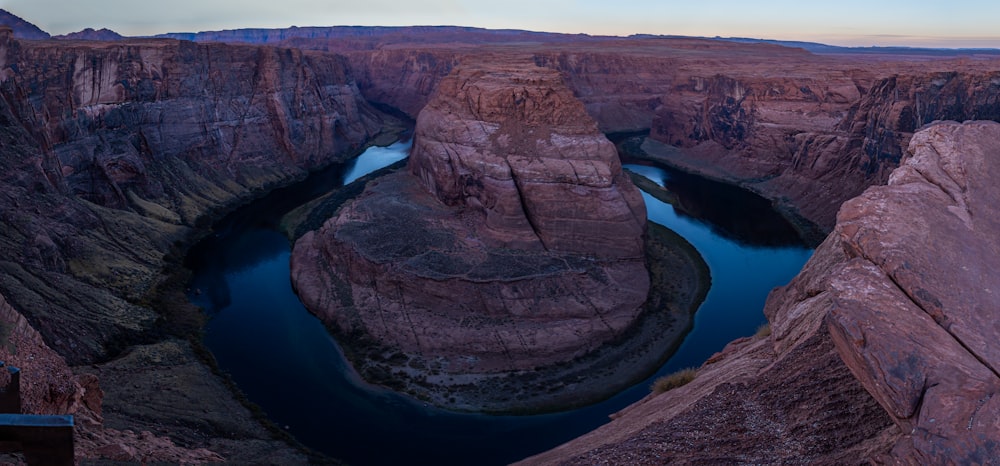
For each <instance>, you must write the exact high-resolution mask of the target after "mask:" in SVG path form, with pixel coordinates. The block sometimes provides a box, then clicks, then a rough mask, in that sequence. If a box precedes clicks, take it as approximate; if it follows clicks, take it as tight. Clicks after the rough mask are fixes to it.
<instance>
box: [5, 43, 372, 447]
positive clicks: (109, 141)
mask: <svg viewBox="0 0 1000 466" xmlns="http://www.w3.org/2000/svg"><path fill="white" fill-rule="evenodd" d="M383 124H384V120H383V118H382V116H381V115H380V114H379V113H378V112H377V111H375V110H374V109H372V108H371V107H370V106H368V104H367V103H366V102H365V101H364V99H363V98H362V97H361V96H360V94H359V93H358V92H357V88H356V86H355V85H354V84H353V82H352V81H351V79H350V77H349V75H348V74H347V71H346V66H345V63H344V62H343V60H342V59H340V58H338V57H336V56H319V55H310V54H305V53H301V52H298V51H293V50H283V49H274V48H269V47H237V46H228V45H195V44H191V43H181V42H177V41H146V40H143V41H128V42H121V43H118V44H89V45H88V44H84V43H82V42H70V43H64V42H54V41H44V42H43V41H18V40H15V39H13V38H12V37H11V35H10V33H9V31H8V32H3V31H0V148H2V151H0V251H2V252H3V254H2V259H0V295H2V296H3V303H0V304H2V305H0V307H2V308H3V310H4V312H7V311H9V314H10V315H11V316H14V315H15V314H17V315H20V316H23V317H16V316H14V317H10V318H9V319H7V321H9V322H13V323H14V325H15V329H16V331H15V332H14V333H10V332H7V331H6V330H7V327H6V324H0V327H2V328H3V329H4V330H5V332H4V333H3V334H2V336H3V340H4V341H9V342H11V343H10V344H11V345H15V346H16V348H12V347H8V350H7V351H9V352H10V354H11V356H10V358H9V359H8V360H9V361H12V362H13V363H16V364H18V365H20V367H21V368H22V371H23V380H24V381H25V382H26V384H27V388H28V391H29V392H30V393H36V392H37V397H38V399H40V400H41V401H40V402H39V403H35V404H30V405H26V409H28V410H30V411H31V412H42V413H60V414H65V413H69V414H74V415H77V416H80V418H79V422H78V426H80V427H79V429H78V445H79V446H80V448H82V449H81V450H80V452H81V454H83V455H85V456H86V457H88V458H101V457H103V458H106V459H115V460H128V461H147V462H150V461H151V462H156V461H167V462H185V461H206V460H212V459H219V458H220V456H219V453H221V454H222V455H223V456H225V457H226V458H227V459H230V460H232V461H235V462H246V461H250V460H251V458H252V459H254V460H257V459H260V458H262V456H261V455H265V454H270V455H272V458H278V459H277V460H275V461H278V462H281V461H286V462H287V461H292V462H301V461H304V458H303V457H302V456H301V455H300V454H299V453H297V452H296V451H294V450H293V449H292V448H291V447H289V446H288V445H287V444H286V443H284V442H282V441H276V440H274V439H273V438H272V435H271V433H269V432H268V431H267V430H266V429H264V428H263V427H262V426H261V425H260V423H259V422H258V421H257V420H255V419H254V418H253V416H252V415H251V414H250V412H249V410H247V409H246V408H244V407H243V406H242V405H240V404H239V402H237V401H236V400H235V399H234V398H233V397H232V394H231V392H230V391H229V389H228V388H227V387H226V386H225V385H224V384H223V383H222V381H221V380H219V379H217V378H216V377H215V376H213V374H212V371H211V370H210V369H208V367H206V366H205V365H204V364H203V363H202V362H201V359H199V357H198V356H196V354H195V352H194V351H193V350H192V348H191V345H190V344H188V343H187V342H186V341H183V340H170V341H169V342H167V343H162V340H164V339H168V338H169V337H170V336H171V335H176V336H180V337H182V338H188V337H190V335H191V334H193V333H194V332H196V331H197V329H198V328H197V325H198V322H199V319H198V317H197V316H198V311H197V309H190V308H186V307H185V304H186V299H185V298H184V296H183V289H182V286H183V285H182V283H181V282H180V281H178V280H172V279H173V278H175V276H174V275H173V274H172V269H173V268H176V267H177V266H178V265H179V262H180V260H181V256H180V255H179V254H180V253H182V251H183V248H184V246H185V244H186V243H187V242H189V241H191V239H192V238H194V237H196V236H197V235H199V234H204V232H205V230H206V228H207V226H208V223H209V221H210V220H211V218H212V217H213V216H214V215H218V213H219V212H222V211H224V210H225V209H227V208H231V207H233V206H235V205H236V204H238V203H240V202H244V201H246V200H248V199H251V198H252V197H254V196H256V195H260V194H262V193H263V192H264V191H265V190H267V189H269V188H271V187H274V186H276V185H279V184H283V183H289V182H292V181H294V180H297V179H299V178H301V177H304V176H305V175H306V174H307V173H308V172H309V170H311V169H315V168H318V167H320V166H323V165H327V164H330V163H333V162H336V161H340V160H344V159H346V158H347V157H349V156H351V155H354V154H355V153H356V152H357V151H358V150H360V149H361V148H363V147H364V146H365V145H366V144H368V143H369V142H370V140H371V138H372V137H373V136H375V135H377V134H378V133H379V132H380V131H381V128H382V126H383ZM4 315H6V314H4ZM22 330H23V331H22ZM22 333H23V334H24V335H29V336H30V338H29V340H30V341H29V342H28V343H29V344H30V345H28V346H17V345H20V343H18V342H19V341H20V340H19V339H18V338H20V337H19V336H17V335H20V334H22ZM144 344H148V345H144ZM133 345H141V346H133ZM29 346H30V348H29ZM35 348H37V351H36V350H35ZM126 349H128V350H129V351H130V353H129V354H130V355H136V354H145V355H147V356H149V357H147V358H138V357H125V358H121V359H116V360H115V361H113V362H108V364H107V365H101V364H100V363H104V362H107V360H108V359H110V358H117V357H118V356H121V354H122V352H123V351H124V350H126ZM22 355H23V356H25V357H24V358H21V356H22ZM0 356H3V354H0ZM163 359H168V360H163ZM67 362H68V363H69V364H70V365H76V366H79V365H82V364H83V365H86V372H87V374H89V375H84V374H82V372H84V371H82V370H81V375H80V376H74V375H73V373H72V372H71V370H70V369H69V367H67V365H66V363H67ZM95 364H97V365H95ZM105 369H106V371H105ZM46 374H47V375H46ZM95 376H96V377H95ZM106 376H107V377H110V378H111V379H112V380H113V382H108V381H107V380H105V377H106ZM99 382H100V384H101V385H103V387H104V390H105V397H104V398H105V400H106V403H104V406H103V414H104V416H105V417H104V420H105V421H107V422H109V423H111V424H112V426H109V427H111V428H112V429H115V430H110V429H103V428H101V427H100V419H99V418H100V416H96V417H95V416H93V415H91V414H88V413H90V412H94V413H98V414H100V412H101V410H100V405H101V402H100V401H101V396H100V389H99V388H98V383H99ZM36 383H37V384H38V387H40V388H38V389H37V390H36V388H35V386H34V385H32V384H36ZM132 390H134V392H132ZM136 392H141V393H142V395H141V396H145V397H147V398H149V397H151V396H152V395H150V394H151V393H156V397H157V398H156V399H157V400H168V401H169V403H167V404H168V405H169V406H167V408H162V407H161V409H155V410H148V411H144V410H143V409H142V407H143V406H147V404H142V403H139V404H136V400H137V399H138V398H139V397H140V395H136ZM30 396H31V397H35V396H36V395H30ZM29 399H33V398H30V397H29ZM107 400H110V401H107ZM74 406H78V407H79V406H84V407H86V408H87V409H86V410H84V409H82V408H81V409H77V408H75V407H74ZM94 419H96V421H95V420H94ZM92 421H93V422H92ZM91 424H93V425H94V426H96V427H94V428H93V429H91V428H90V427H86V426H90V425H91ZM169 436H174V438H176V437H178V436H180V437H182V438H183V440H182V441H179V442H181V443H183V444H184V445H185V446H186V447H191V448H176V449H173V450H171V448H172V445H173V444H172V443H171V440H169V439H168V438H167V437H169ZM199 448H210V449H211V450H213V451H215V452H217V453H211V452H208V451H206V450H199ZM188 450H190V451H188ZM265 452H271V453H265ZM185 455H188V456H185ZM282 458H283V459H282Z"/></svg>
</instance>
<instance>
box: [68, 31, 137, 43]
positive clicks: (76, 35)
mask: <svg viewBox="0 0 1000 466" xmlns="http://www.w3.org/2000/svg"><path fill="white" fill-rule="evenodd" d="M52 38H53V39H57V40H95V41H106V42H111V41H116V40H122V39H124V38H125V36H122V35H121V34H118V33H117V32H115V31H112V30H110V29H100V30H97V31H95V30H94V29H93V28H87V29H84V30H82V31H79V32H71V33H69V34H64V35H61V36H53V37H52Z"/></svg>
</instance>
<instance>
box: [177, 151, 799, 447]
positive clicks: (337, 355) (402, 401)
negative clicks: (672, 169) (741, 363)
mask: <svg viewBox="0 0 1000 466" xmlns="http://www.w3.org/2000/svg"><path fill="white" fill-rule="evenodd" d="M408 149H409V146H408V145H404V144H397V145H394V146H393V147H392V148H388V149H386V148H375V149H372V150H369V151H368V152H366V153H365V154H363V155H362V156H360V157H359V158H358V159H357V161H356V162H353V163H352V164H349V166H345V167H343V169H336V168H335V169H332V170H330V171H328V172H327V173H326V174H324V175H322V176H320V177H319V178H321V180H319V181H315V180H311V181H310V182H307V183H303V184H302V185H301V186H296V187H295V188H291V189H286V190H282V191H280V192H276V193H274V194H273V195H271V196H269V197H268V198H266V199H264V200H262V201H259V202H255V203H254V204H253V205H251V206H248V207H247V208H244V209H241V210H240V211H239V212H236V213H234V214H233V215H231V216H229V217H228V218H227V219H225V220H223V221H222V222H220V223H219V224H218V225H217V227H216V230H217V231H218V232H219V233H218V234H217V235H215V236H213V237H211V238H208V239H207V240H205V241H204V242H203V243H201V244H200V245H199V246H198V247H196V248H195V250H193V251H192V253H191V254H190V256H189V266H191V267H192V269H193V270H195V278H194V280H193V282H192V284H191V286H192V289H197V290H200V294H192V296H191V300H192V302H194V303H195V304H198V305H200V306H202V307H203V308H204V309H205V310H206V312H207V313H208V314H209V315H210V316H211V319H210V320H209V323H208V325H207V328H206V335H205V343H206V344H207V346H208V347H209V349H210V350H211V351H212V352H213V354H214V355H215V357H216V359H217V360H218V363H219V366H220V367H221V368H222V369H223V370H225V371H227V372H229V373H230V374H231V375H232V377H233V379H234V380H235V381H236V383H237V384H238V385H239V386H240V387H241V388H242V389H243V391H244V392H245V393H246V395H247V396H248V397H249V399H250V400H252V401H253V402H255V403H257V404H258V405H260V406H261V407H262V408H263V409H264V411H265V412H267V414H268V416H269V417H270V418H271V419H273V420H274V422H275V423H277V424H278V425H281V426H284V427H285V428H286V429H288V430H289V431H290V432H291V433H292V434H293V435H295V436H296V438H298V439H299V440H300V441H301V442H303V443H304V444H306V445H308V446H310V447H312V448H314V449H316V450H319V451H322V452H324V453H327V454H329V455H330V456H333V457H336V458H339V459H342V460H345V461H347V462H349V463H352V464H359V465H363V464H505V463H508V462H511V461H516V460H518V459H521V458H524V457H526V456H529V455H532V454H534V453H538V452H541V451H544V450H547V449H549V448H552V447H554V446H556V445H558V444H560V443H562V442H565V441H567V440H570V439H572V438H574V437H577V436H579V435H581V434H583V433H585V432H588V431H590V430H593V429H594V428H595V427H597V426H599V425H601V424H603V423H605V422H607V419H608V418H607V416H608V415H609V414H611V413H613V412H615V411H617V410H619V409H621V408H623V407H625V406H626V405H628V404H630V403H632V402H634V401H636V400H638V399H639V398H641V397H643V396H645V395H646V394H647V393H648V386H649V384H650V383H651V381H652V380H653V379H654V378H655V377H657V376H660V375H664V374H667V373H670V372H673V371H675V370H677V369H680V368H684V367H689V366H697V365H700V364H701V363H702V362H703V361H704V360H705V359H706V358H708V357H709V356H710V355H711V354H712V353H714V352H716V351H718V350H720V349H722V347H723V346H725V344H726V343H728V342H729V341H731V340H733V339H734V338H737V337H740V336H746V335H750V334H752V333H753V332H754V331H755V330H756V328H757V326H758V325H760V324H761V323H763V322H764V316H763V314H762V313H761V309H762V307H763V303H764V299H765V297H766V296H767V293H768V291H769V290H770V289H771V288H773V287H774V286H777V285H781V284H784V283H786V282H787V281H788V280H789V279H790V278H791V277H792V276H794V275H795V274H796V273H797V272H798V270H799V269H800V268H801V266H802V264H803V263H804V262H805V260H806V259H807V258H808V257H809V255H810V253H811V251H810V250H809V249H808V248H806V247H804V246H802V245H801V244H799V242H798V240H797V239H796V238H795V237H794V234H793V233H789V232H790V228H788V226H787V225H784V226H782V225H781V222H782V221H781V219H780V217H777V216H774V217H766V218H767V221H768V222H771V223H774V224H769V225H765V226H759V225H755V224H756V223H757V222H758V221H759V220H753V221H750V219H747V220H746V221H742V220H741V221H739V222H736V223H737V224H738V225H750V226H751V228H746V227H740V226H735V227H734V226H733V225H732V224H724V225H723V224H719V223H708V222H705V221H702V220H699V219H698V218H695V217H691V216H688V215H682V214H677V213H675V212H674V209H673V208H672V207H671V206H669V205H666V204H663V203H661V202H659V201H657V200H655V199H653V198H652V197H650V196H648V195H647V196H645V198H646V203H647V207H648V210H649V218H650V219H651V220H653V221H655V222H657V223H661V224H663V225H666V226H668V227H670V228H672V229H674V230H675V231H677V232H678V233H680V234H681V235H683V236H685V237H686V238H688V240H689V241H690V242H691V243H692V244H694V245H695V247H697V248H698V250H699V251H700V252H701V253H702V255H703V256H704V257H705V260H706V262H707V263H708V264H709V266H710V267H711V271H712V279H713V286H712V289H711V291H710V292H709V294H708V297H707V298H706V301H705V303H704V304H703V305H702V307H701V308H700V310H699V311H698V313H697V315H696V318H695V326H694V329H693V330H692V332H691V333H690V335H689V336H688V337H687V339H686V340H685V341H684V343H683V344H682V345H681V347H680V349H679V350H678V352H677V354H676V355H675V356H674V357H672V358H671V359H670V360H669V361H668V362H667V363H666V364H665V365H664V366H663V367H662V368H660V369H659V370H658V371H657V373H656V374H655V375H653V376H651V377H650V378H649V379H647V380H645V381H643V382H641V383H639V384H637V385H636V386H634V387H632V388H630V389H628V390H625V391H624V392H622V393H620V394H618V395H616V396H614V397H612V398H610V399H608V400H606V401H604V402H601V403H598V404H595V405H593V406H590V407H586V408H581V409H578V410H574V411H569V412H564V413H557V414H547V415H538V416H487V415H476V414H456V413H450V412H446V411H442V410H438V409H434V408H431V407H428V406H425V405H424V404H422V403H420V402H417V401H414V400H411V399H410V398H407V397H404V396H400V395H397V394H394V393H392V392H389V391H386V390H383V389H380V388H377V387H372V386H369V385H367V384H365V383H364V382H362V381H360V380H358V378H357V376H356V374H354V373H353V371H352V370H351V369H350V367H349V366H348V365H347V364H346V363H345V361H344V359H343V356H342V353H341V351H340V349H339V347H338V346H337V344H336V342H335V341H334V340H333V339H332V338H331V337H330V336H329V335H328V334H327V332H326V330H325V328H324V327H323V325H322V324H321V323H320V322H319V321H318V320H317V319H316V318H314V317H313V316H312V315H311V314H309V313H308V312H307V311H306V310H305V308H303V307H302V305H301V304H300V303H299V301H298V299H297V298H296V296H295V294H294V293H293V292H292V289H291V285H290V282H289V269H288V259H289V253H290V251H289V250H290V248H289V244H288V241H287V240H286V239H285V237H284V236H283V235H281V234H280V233H278V232H277V231H276V222H277V220H278V219H280V217H281V216H282V215H283V214H284V213H285V212H287V211H288V210H290V209H291V208H293V207H294V206H296V205H298V204H301V203H302V202H304V201H305V200H307V199H309V198H311V197H313V196H315V195H316V193H318V192H321V191H322V185H323V184H324V183H326V184H327V187H330V186H336V185H337V184H339V180H343V179H345V178H346V179H354V178H356V177H357V176H360V175H361V174H363V173H366V172H368V171H372V170H374V169H377V168H379V167H381V166H385V165H388V164H391V163H392V162H394V161H395V160H398V159H399V158H401V157H404V156H405V155H406V153H407V152H408ZM630 168H632V169H633V170H635V171H639V172H641V173H643V174H645V175H646V176H647V177H650V178H651V179H654V181H658V182H661V183H663V182H664V181H666V184H667V185H668V186H670V185H671V184H672V183H675V182H676V180H677V179H678V175H670V174H668V173H667V172H665V171H663V170H662V169H659V168H656V167H640V166H630ZM689 181H690V180H687V181H685V182H689ZM331 182H332V183H333V184H330V183H331ZM694 182H695V183H696V182H697V180H695V181H694ZM713 186H715V187H718V185H715V184H713V183H709V184H707V185H704V186H702V185H696V188H695V189H696V190H705V191H707V192H709V193H711V192H712V191H713ZM743 194H744V195H743V196H742V198H741V199H731V198H728V197H727V198H725V199H724V200H721V201H718V202H715V203H714V204H717V205H714V204H713V202H711V201H708V202H705V201H698V202H695V201H694V200H693V199H692V198H690V197H684V200H686V201H689V202H690V203H691V204H692V205H699V206H702V207H699V208H698V209H689V208H687V207H685V211H689V212H690V211H698V212H703V211H706V210H712V212H713V213H712V215H706V218H719V217H721V218H727V215H726V212H727V211H728V212H729V213H730V215H733V216H739V215H741V214H742V215H744V216H745V215H746V212H748V211H749V210H750V209H751V206H759V205H761V203H762V202H763V205H764V206H766V205H767V204H766V201H763V200H762V199H759V198H756V197H755V196H752V195H747V194H746V193H743ZM737 197H740V196H737ZM709 198H711V196H709ZM684 205H685V206H687V205H688V204H684ZM713 216H714V217H713ZM759 218H765V217H758V219H759ZM761 232H765V233H761ZM775 232H778V233H775ZM740 235H743V238H742V239H741V237H740ZM789 235H791V236H789ZM775 236H779V237H781V238H782V239H780V240H775V239H774V237H775ZM775 243H780V244H775ZM755 244H756V245H757V246H755ZM760 244H768V246H760Z"/></svg>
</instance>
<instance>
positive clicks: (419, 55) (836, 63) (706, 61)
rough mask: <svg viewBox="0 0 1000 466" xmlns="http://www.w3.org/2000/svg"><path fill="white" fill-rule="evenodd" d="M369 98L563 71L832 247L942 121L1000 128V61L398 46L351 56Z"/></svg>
mask: <svg viewBox="0 0 1000 466" xmlns="http://www.w3.org/2000/svg"><path fill="white" fill-rule="evenodd" d="M346 53H347V55H348V56H349V57H350V63H351V67H352V69H353V70H356V73H357V74H358V76H359V81H360V83H359V85H360V87H361V89H362V91H363V92H364V93H365V95H366V96H368V97H369V98H371V99H372V100H374V101H377V102H381V103H384V104H387V105H390V106H393V107H396V108H398V109H401V110H402V111H403V112H405V113H407V114H409V115H411V116H413V115H416V113H417V112H419V110H420V109H421V108H423V106H424V105H426V103H427V99H428V98H429V96H430V95H431V93H432V92H433V91H434V89H435V88H436V87H437V85H438V82H440V80H441V79H442V78H443V77H444V76H445V75H447V74H448V73H449V72H450V70H451V69H452V68H453V67H454V66H456V64H458V63H461V62H462V61H463V60H465V59H467V58H470V57H475V56H481V55H492V56H494V57H496V58H495V59H496V60H506V59H511V57H521V58H523V57H525V56H530V57H532V59H533V60H534V61H535V62H536V64H538V65H539V66H543V67H548V68H553V69H556V70H559V71H560V73H561V74H562V75H563V77H564V79H565V80H566V82H567V85H569V87H570V88H571V89H573V92H574V94H575V95H576V96H577V97H578V98H579V99H580V100H581V101H582V102H583V103H584V106H585V107H586V109H587V112H588V113H589V114H590V115H591V117H593V118H594V119H595V120H596V121H597V122H598V125H599V127H600V129H601V131H603V132H605V133H623V132H641V131H649V133H650V134H649V138H648V139H647V144H646V145H645V146H644V149H645V152H646V155H647V156H649V157H652V158H654V159H657V160H660V161H662V162H666V163H669V164H672V165H676V166H678V167H680V168H682V169H684V170H687V171H692V172H696V173H700V174H702V175H705V176H709V177H712V178H717V179H720V180H723V181H727V182H730V183H734V184H738V185H740V186H743V187H745V188H747V189H750V190H753V191H755V192H758V193H759V194H762V195H764V196H765V197H767V198H769V199H772V200H773V201H774V202H775V203H776V205H777V206H778V207H779V208H781V209H782V210H783V211H785V212H786V213H787V214H788V216H789V217H790V218H791V219H792V220H793V221H799V222H801V223H803V228H804V229H805V230H809V229H810V228H811V226H810V225H808V224H809V223H812V224H816V225H818V227H819V228H818V231H817V232H816V233H815V234H814V236H815V237H816V238H819V239H821V238H822V237H823V236H825V234H826V233H827V232H829V230H830V229H831V228H832V227H833V224H834V219H835V215H836V212H837V209H838V207H839V206H840V204H841V203H842V202H843V201H845V200H847V199H850V198H852V197H854V196H856V195H858V194H860V193H861V192H862V191H863V190H864V189H865V188H866V187H868V186H872V185H877V184H882V183H884V182H885V181H886V180H887V178H888V175H889V173H890V172H891V171H892V170H893V169H895V168H896V167H897V166H898V165H899V160H900V156H901V155H902V153H903V151H904V149H905V147H906V145H907V142H908V140H909V138H910V136H911V135H912V134H913V132H914V131H916V130H917V129H919V128H920V127H921V126H923V125H926V124H928V123H931V122H933V121H935V120H943V119H949V120H957V121H963V120H968V119H988V120H1000V114H998V106H997V101H996V95H997V88H996V86H997V84H996V83H995V81H997V80H998V75H997V72H996V71H994V70H995V66H994V64H995V62H996V60H995V59H991V58H985V57H984V58H977V59H967V58H964V59H942V58H936V59H931V58H928V57H916V58H913V57H903V56H878V57H871V56H862V55H813V54H810V53H807V52H805V51H804V50H800V49H793V48H788V47H781V46H777V45H768V44H735V43H729V42H723V41H712V40H704V39H683V38H676V39H675V38H671V39H655V40H654V39H628V40H604V41H600V40H592V41H589V42H586V43H583V44H562V43H550V44H533V45H522V46H519V47H513V46H503V45H498V44H494V45H483V46H477V47H475V48H473V47H472V46H468V45H466V46H463V45H460V44H459V45H455V44H452V45H450V46H446V45H419V44H396V45H394V46H393V47H386V48H383V49H380V50H374V51H353V52H346Z"/></svg>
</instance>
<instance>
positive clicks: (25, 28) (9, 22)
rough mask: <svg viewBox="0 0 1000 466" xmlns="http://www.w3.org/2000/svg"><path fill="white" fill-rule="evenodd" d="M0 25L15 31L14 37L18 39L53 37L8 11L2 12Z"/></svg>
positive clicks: (0, 12) (0, 13)
mask: <svg viewBox="0 0 1000 466" xmlns="http://www.w3.org/2000/svg"><path fill="white" fill-rule="evenodd" d="M0 25H3V26H8V27H10V28H11V29H13V30H14V37H16V38H18V39H48V38H49V37H51V36H50V35H49V33H47V32H45V31H43V30H41V29H39V28H38V26H35V25H34V24H31V23H29V22H27V21H25V20H23V19H21V17H19V16H17V15H15V14H13V13H11V12H9V11H7V10H0Z"/></svg>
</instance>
